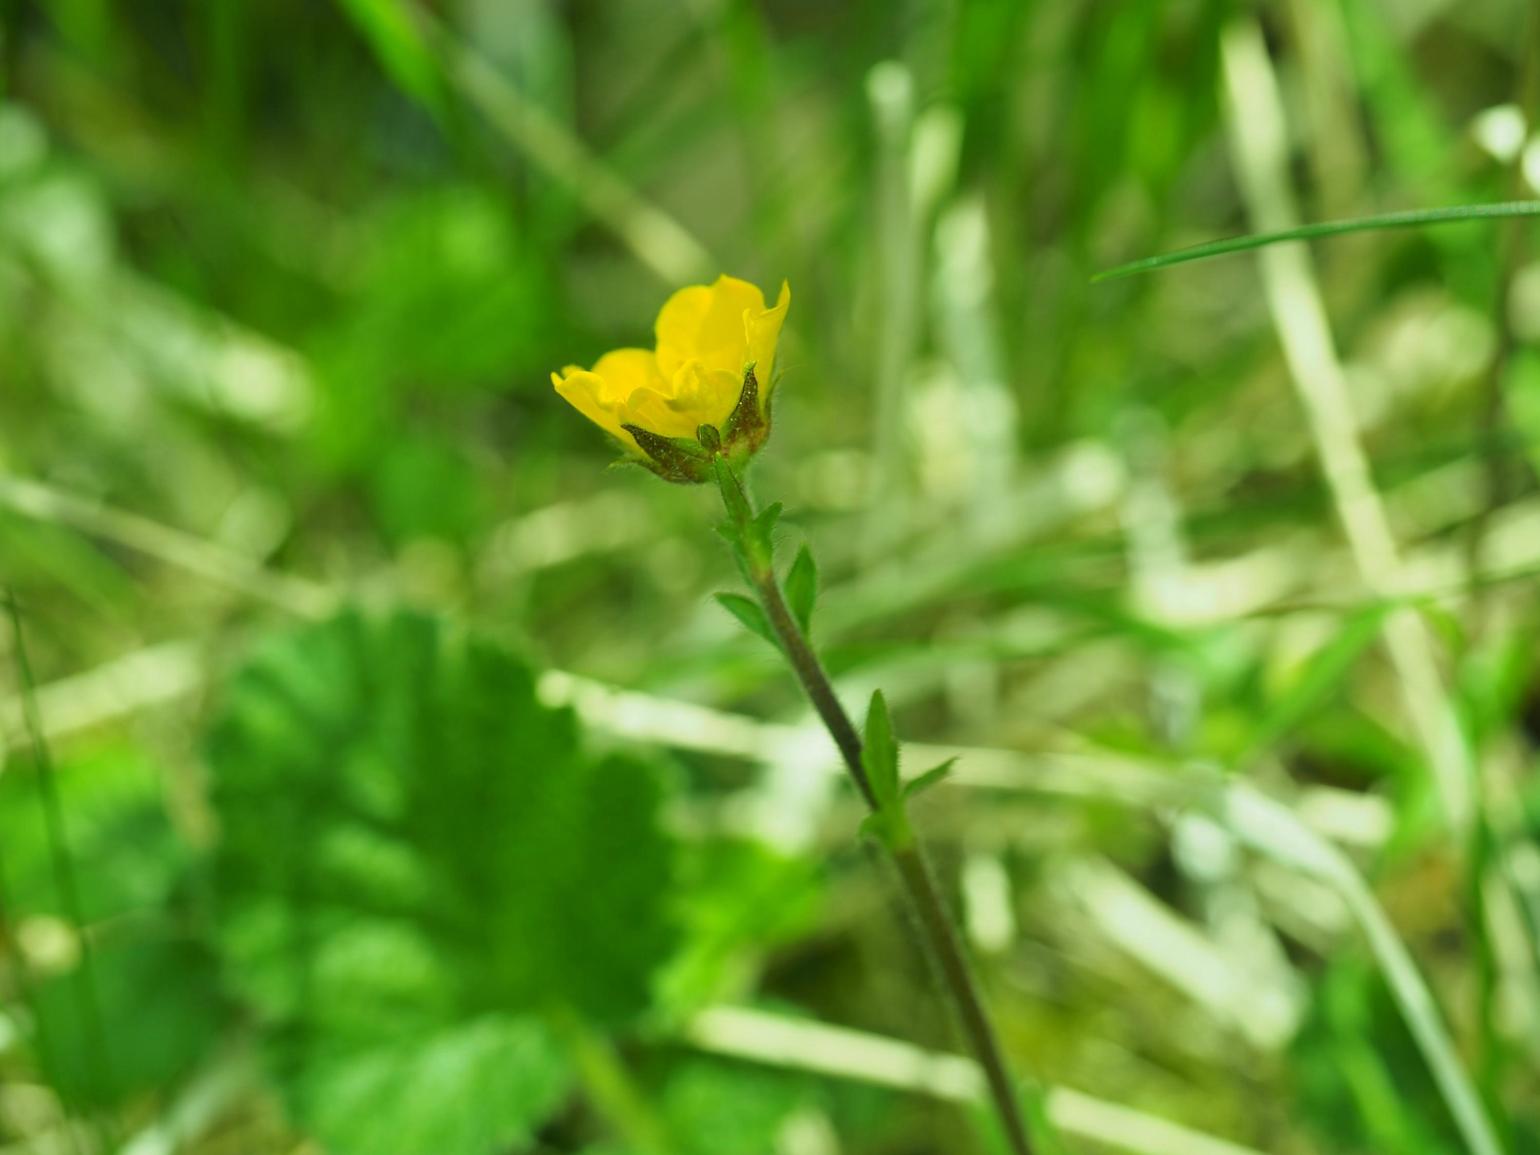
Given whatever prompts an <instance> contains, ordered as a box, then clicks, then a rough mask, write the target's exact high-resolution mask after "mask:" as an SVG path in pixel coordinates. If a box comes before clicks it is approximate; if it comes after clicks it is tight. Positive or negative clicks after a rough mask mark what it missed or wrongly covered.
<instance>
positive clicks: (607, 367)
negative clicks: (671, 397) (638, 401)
mask: <svg viewBox="0 0 1540 1155" xmlns="http://www.w3.org/2000/svg"><path fill="white" fill-rule="evenodd" d="M593 372H594V376H595V377H598V378H600V379H601V380H602V381H603V382H604V389H605V395H606V396H607V397H609V398H610V399H611V400H612V401H616V402H619V401H622V400H623V399H624V398H626V397H629V396H630V395H631V394H632V392H633V391H634V390H637V389H641V388H644V387H645V388H651V389H659V388H662V385H663V376H662V374H660V373H659V372H658V361H657V358H656V357H654V356H653V355H652V350H651V349H614V350H612V351H610V352H608V353H606V354H605V355H604V356H603V357H600V358H599V360H598V361H597V362H595V363H594V368H593Z"/></svg>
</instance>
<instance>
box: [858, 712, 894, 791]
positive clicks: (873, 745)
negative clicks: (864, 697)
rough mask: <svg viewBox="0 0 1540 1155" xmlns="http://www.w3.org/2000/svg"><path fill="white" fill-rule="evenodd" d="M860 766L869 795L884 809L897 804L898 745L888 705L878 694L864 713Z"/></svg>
mask: <svg viewBox="0 0 1540 1155" xmlns="http://www.w3.org/2000/svg"><path fill="white" fill-rule="evenodd" d="M861 764H862V766H863V767H865V769H866V777H867V779H868V780H869V781H870V782H871V784H872V793H873V794H875V795H876V796H877V802H878V804H879V805H880V806H882V807H883V808H886V807H888V806H889V805H891V804H892V803H894V802H896V801H898V797H899V795H898V743H896V742H895V741H894V740H893V721H892V719H891V718H889V716H888V703H887V701H886V699H884V698H883V696H882V691H881V690H877V691H876V692H874V693H873V694H872V704H871V705H870V706H869V707H868V708H867V711H866V738H865V741H864V742H863V743H862V745H861Z"/></svg>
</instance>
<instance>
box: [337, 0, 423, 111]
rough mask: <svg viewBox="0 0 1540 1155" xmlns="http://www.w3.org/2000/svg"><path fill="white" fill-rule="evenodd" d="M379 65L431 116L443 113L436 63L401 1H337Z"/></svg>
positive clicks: (402, 0) (408, 11)
mask: <svg viewBox="0 0 1540 1155" xmlns="http://www.w3.org/2000/svg"><path fill="white" fill-rule="evenodd" d="M340 3H341V5H342V8H343V11H344V12H346V13H347V14H348V16H350V17H351V18H352V20H353V23H354V24H355V25H356V26H357V27H358V30H359V32H361V33H362V34H363V36H364V39H365V40H367V41H368V42H369V46H370V47H371V48H372V49H374V53H375V55H376V56H378V57H379V60H380V64H381V65H382V66H384V68H385V71H386V72H388V73H389V74H390V76H391V79H392V80H394V81H395V82H396V83H397V84H398V85H400V87H401V89H402V90H403V91H404V92H406V93H407V94H408V95H409V96H411V97H412V98H413V99H414V100H416V101H417V102H418V103H419V104H422V105H423V106H424V107H426V108H427V109H429V111H431V112H433V113H435V114H441V113H442V112H443V111H444V84H443V78H442V77H441V76H440V74H439V67H438V61H436V60H435V59H434V57H433V53H432V52H431V51H430V50H429V49H428V46H427V44H426V43H425V42H424V41H423V38H422V36H421V35H419V33H418V29H417V26H416V24H415V23H414V22H413V19H412V15H411V12H410V10H409V9H408V8H407V6H406V4H405V2H404V0H340Z"/></svg>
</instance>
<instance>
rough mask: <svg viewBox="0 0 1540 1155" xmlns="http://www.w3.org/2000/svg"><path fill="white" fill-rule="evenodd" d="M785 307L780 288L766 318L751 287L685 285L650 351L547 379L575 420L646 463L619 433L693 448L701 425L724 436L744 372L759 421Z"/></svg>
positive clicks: (787, 295) (734, 281) (732, 281)
mask: <svg viewBox="0 0 1540 1155" xmlns="http://www.w3.org/2000/svg"><path fill="white" fill-rule="evenodd" d="M790 305H791V287H790V286H789V285H787V284H786V283H784V282H783V283H782V284H781V295H780V298H779V299H778V300H777V301H776V303H775V307H774V308H766V307H765V296H764V294H763V293H761V292H760V291H759V289H758V288H757V287H756V286H754V285H751V284H749V283H748V282H747V281H740V280H738V278H736V277H728V276H721V277H718V278H717V279H716V283H715V284H713V285H691V286H689V287H688V288H684V289H680V290H679V291H678V292H677V293H675V294H674V295H673V296H672V297H670V298H669V299H668V302H667V303H666V304H665V305H664V306H663V310H662V311H661V312H660V313H659V314H658V321H657V324H656V326H655V327H654V331H655V333H656V336H657V348H656V350H653V351H649V350H647V349H616V350H615V351H614V352H611V353H606V354H605V355H604V356H603V357H600V358H599V360H598V363H597V364H595V365H594V367H593V368H592V369H581V368H579V367H578V366H576V365H569V366H567V367H566V368H565V369H563V370H562V371H561V372H560V373H552V374H551V381H552V383H553V384H554V385H555V386H556V391H557V392H558V393H560V394H561V395H562V396H563V397H564V398H566V399H567V401H568V402H570V403H571V404H572V406H573V407H574V408H575V409H577V411H578V412H579V413H581V414H583V416H584V417H587V418H588V419H589V420H590V421H592V422H593V423H594V424H595V425H598V426H599V427H600V428H601V429H604V430H605V431H606V432H608V433H609V434H610V435H611V436H613V437H614V438H615V439H616V440H618V441H619V442H620V443H621V445H622V446H624V447H625V448H626V449H627V450H628V451H629V452H631V453H633V454H637V455H640V456H646V454H645V451H644V450H643V449H642V447H641V446H639V445H638V444H637V442H636V439H635V438H633V437H632V436H631V434H630V433H628V432H627V431H626V429H625V426H627V425H634V426H637V427H638V428H640V429H643V430H645V431H646V432H648V433H655V434H657V435H658V436H660V437H670V438H675V437H682V438H688V439H689V440H691V441H694V439H695V436H696V430H698V429H699V428H700V427H701V426H702V425H710V426H713V427H715V428H716V429H717V430H719V431H722V430H723V429H724V427H725V425H726V422H727V419H728V417H729V416H730V415H731V414H732V412H733V409H734V407H735V406H736V405H737V404H738V399H739V397H740V396H741V395H742V393H743V388H744V373H745V370H747V369H748V367H749V366H750V365H752V366H753V367H754V376H755V377H756V379H757V381H758V383H759V399H758V400H759V406H760V411H761V413H763V412H764V411H765V407H766V405H768V403H769V400H770V390H771V389H772V388H773V386H774V382H775V377H774V371H775V346H776V342H777V341H778V340H779V339H780V336H781V324H782V323H783V322H784V321H785V319H786V310H787V309H788V308H789V307H790Z"/></svg>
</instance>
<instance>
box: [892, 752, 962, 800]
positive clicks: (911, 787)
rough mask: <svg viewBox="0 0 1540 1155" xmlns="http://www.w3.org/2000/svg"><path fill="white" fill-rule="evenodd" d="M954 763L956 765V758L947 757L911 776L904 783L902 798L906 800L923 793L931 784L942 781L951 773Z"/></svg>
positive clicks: (934, 784) (935, 784)
mask: <svg viewBox="0 0 1540 1155" xmlns="http://www.w3.org/2000/svg"><path fill="white" fill-rule="evenodd" d="M955 765H957V759H956V758H948V759H947V760H946V761H945V762H943V763H941V765H939V766H933V767H931V768H930V769H929V770H927V771H925V773H923V774H921V775H919V776H917V777H915V778H911V779H910V780H909V781H908V782H905V783H904V799H905V800H906V801H907V800H908V799H910V798H914V797H916V796H917V795H920V794H923V793H924V792H925V791H927V790H929V789H930V788H931V787H932V786H937V785H939V784H940V783H942V782H944V781H945V780H946V779H947V777H948V776H949V775H950V774H951V773H952V767H953V766H955Z"/></svg>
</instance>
